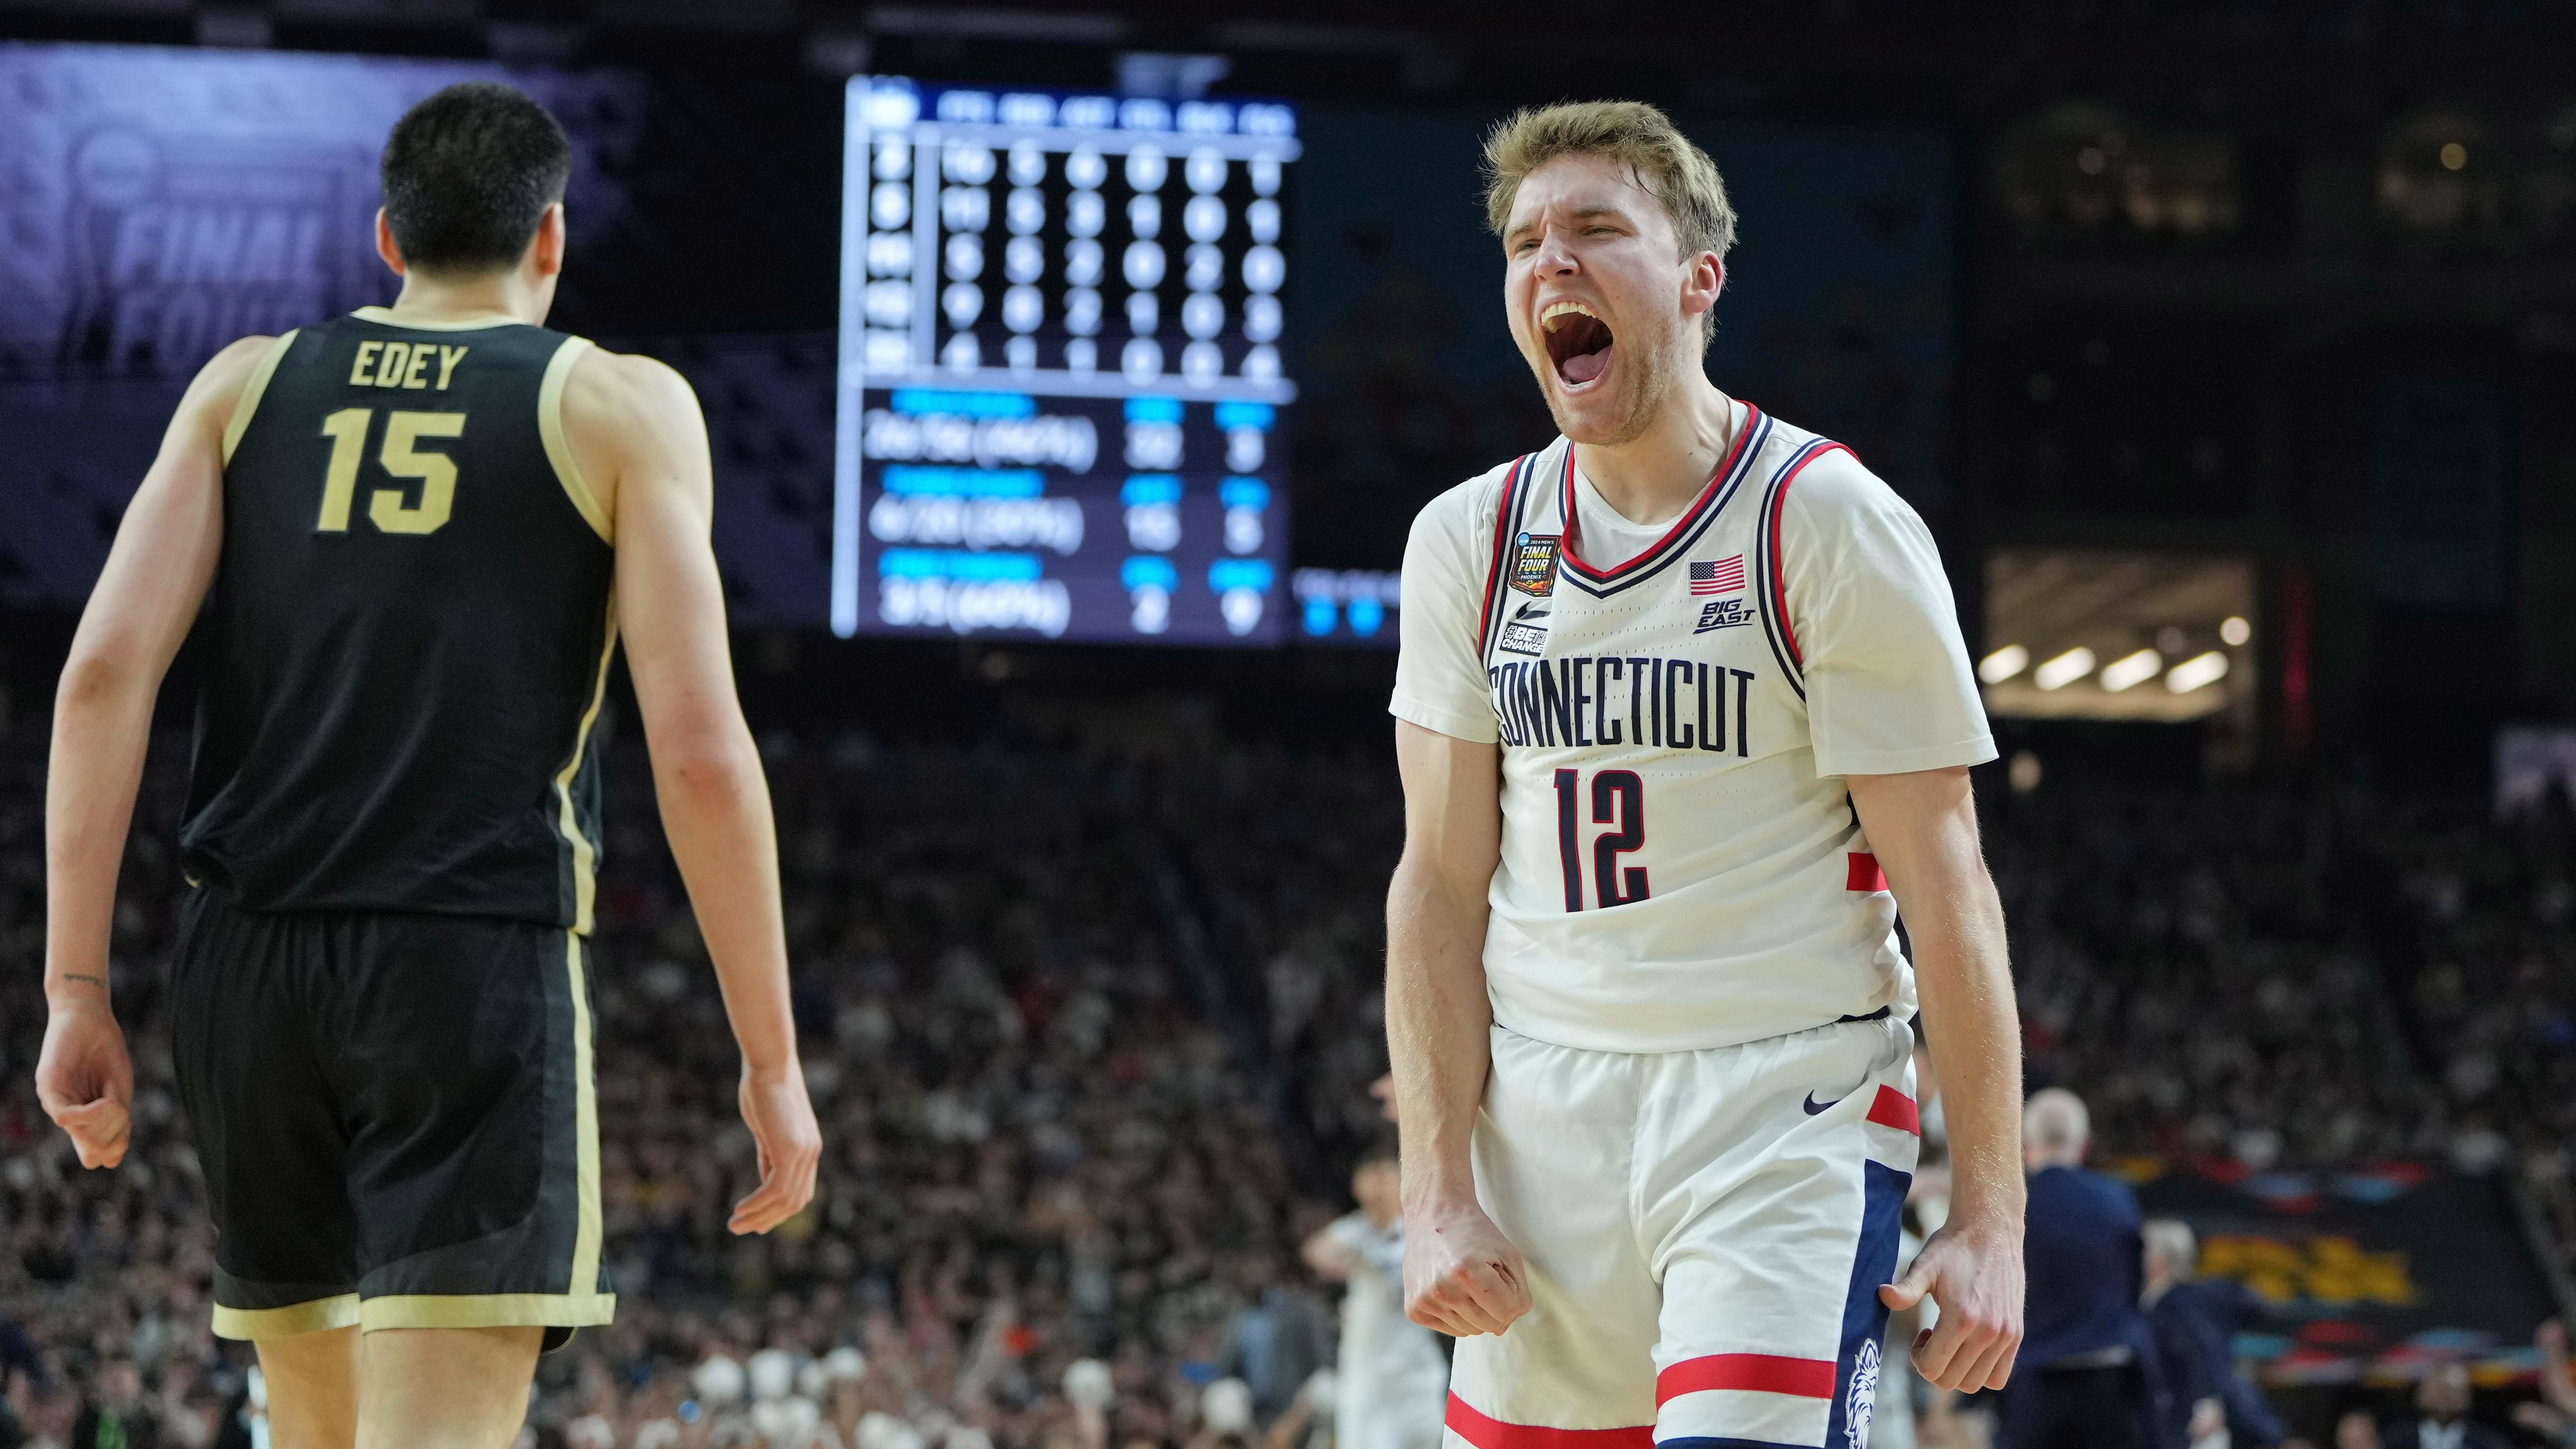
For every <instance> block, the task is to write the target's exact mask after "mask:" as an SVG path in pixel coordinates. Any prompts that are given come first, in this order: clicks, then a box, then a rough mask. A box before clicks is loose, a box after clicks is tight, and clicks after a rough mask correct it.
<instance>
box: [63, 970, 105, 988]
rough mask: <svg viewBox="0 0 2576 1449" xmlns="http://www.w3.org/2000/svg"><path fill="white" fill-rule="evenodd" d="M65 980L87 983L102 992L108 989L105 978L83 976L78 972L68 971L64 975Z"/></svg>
mask: <svg viewBox="0 0 2576 1449" xmlns="http://www.w3.org/2000/svg"><path fill="white" fill-rule="evenodd" d="M63 979H64V980H65V981H86V982H88V983H89V984H90V985H92V986H95V987H97V988H98V989H99V990H101V991H105V990H106V989H107V978H106V977H104V976H83V975H82V974H80V973H79V972H77V971H66V972H64V973H63Z"/></svg>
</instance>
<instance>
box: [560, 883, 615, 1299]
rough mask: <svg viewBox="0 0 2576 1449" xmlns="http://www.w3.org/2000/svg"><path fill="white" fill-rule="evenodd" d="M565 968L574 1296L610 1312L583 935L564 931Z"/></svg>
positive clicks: (597, 1101)
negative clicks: (602, 1264) (602, 1271)
mask: <svg viewBox="0 0 2576 1449" xmlns="http://www.w3.org/2000/svg"><path fill="white" fill-rule="evenodd" d="M564 969H565V972H566V974H567V976H568V977H569V983H570V985H571V988H572V1080H573V1096H572V1101H573V1161H574V1164H575V1169H576V1170H575V1172H574V1175H573V1176H574V1195H575V1198H576V1200H577V1201H578V1202H579V1204H580V1208H581V1216H580V1225H579V1226H578V1227H576V1228H575V1229H574V1230H573V1238H572V1297H573V1298H575V1299H576V1300H580V1299H592V1298H605V1300H606V1302H607V1305H608V1306H609V1307H610V1308H614V1307H615V1306H616V1304H617V1300H616V1299H615V1298H614V1297H610V1296H608V1295H604V1294H602V1293H601V1292H600V1291H599V1244H600V1240H601V1238H602V1237H603V1236H604V1235H605V1233H604V1229H603V1227H602V1224H601V1222H600V1215H599V1094H598V1092H597V1090H596V1088H595V1087H594V1085H593V1083H592V1081H591V1050H590V982H589V980H588V978H587V976H586V975H585V973H584V972H583V970H582V962H581V937H580V936H579V935H577V934H575V933H574V932H571V931H566V932H564ZM600 1321H601V1322H603V1323H605V1322H606V1321H607V1320H606V1319H605V1318H603V1319H601V1320H600Z"/></svg>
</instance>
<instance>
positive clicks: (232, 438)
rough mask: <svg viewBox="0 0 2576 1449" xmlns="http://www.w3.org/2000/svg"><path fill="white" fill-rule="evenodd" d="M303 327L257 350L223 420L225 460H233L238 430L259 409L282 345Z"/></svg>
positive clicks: (247, 425) (288, 344) (292, 340)
mask: <svg viewBox="0 0 2576 1449" xmlns="http://www.w3.org/2000/svg"><path fill="white" fill-rule="evenodd" d="M303 330H304V329H303V328H301V327H296V328H291V329H289V330H288V331H287V333H286V335H285V336H283V337H280V338H278V339H277V340H276V341H274V342H272V343H270V344H268V351H266V352H264V353H261V354H260V358H259V362H258V364H257V365H256V366H254V367H252V368H251V370H250V377H249V378H248V379H247V380H245V381H244V382H243V383H242V390H241V396H240V397H239V398H238V399H236V400H235V401H234V403H233V415H232V416H231V417H230V418H229V419H227V420H225V422H224V461H225V462H226V463H230V462H231V461H232V460H233V449H235V448H238V447H240V446H241V440H242V434H243V433H244V432H246V431H248V430H249V428H250V415H251V414H252V413H255V412H258V411H259V400H260V397H261V396H262V395H263V394H265V393H266V392H267V391H268V380H269V378H270V377H271V376H273V375H274V374H275V373H276V372H277V363H278V359H280V358H282V357H284V356H286V349H288V348H289V347H292V346H294V345H295V334H296V333H298V332H301V331H303Z"/></svg>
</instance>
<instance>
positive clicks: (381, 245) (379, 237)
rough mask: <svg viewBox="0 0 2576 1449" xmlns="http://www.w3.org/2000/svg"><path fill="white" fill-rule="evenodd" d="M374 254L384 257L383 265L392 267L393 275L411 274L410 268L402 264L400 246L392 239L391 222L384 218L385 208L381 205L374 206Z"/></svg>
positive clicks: (403, 275) (392, 228) (404, 275)
mask: <svg viewBox="0 0 2576 1449" xmlns="http://www.w3.org/2000/svg"><path fill="white" fill-rule="evenodd" d="M376 255H377V256H380V257H382V258H384V259H385V265H386V266H388V267H391V268H393V271H394V275H395V276H397V277H407V276H409V275H411V271H410V269H409V268H408V267H405V266H404V265H403V256H402V248H401V247H400V246H399V245H397V244H396V243H395V241H394V227H393V223H392V222H389V221H387V220H385V209H384V208H383V207H381V206H379V207H377V208H376Z"/></svg>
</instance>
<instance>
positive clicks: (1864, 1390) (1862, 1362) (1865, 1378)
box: [1843, 1338, 1878, 1449]
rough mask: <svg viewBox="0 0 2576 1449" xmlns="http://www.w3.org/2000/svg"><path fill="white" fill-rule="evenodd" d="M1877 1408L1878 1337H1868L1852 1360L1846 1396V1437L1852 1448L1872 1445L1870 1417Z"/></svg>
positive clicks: (1844, 1420) (1867, 1448)
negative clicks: (1848, 1388) (1848, 1390)
mask: <svg viewBox="0 0 2576 1449" xmlns="http://www.w3.org/2000/svg"><path fill="white" fill-rule="evenodd" d="M1877 1412H1878V1340H1877V1339H1874V1338H1865V1339H1862V1340H1861V1343H1860V1355H1859V1357H1858V1358H1856V1359H1854V1360H1853V1361H1852V1380H1851V1394H1850V1396H1849V1397H1847V1398H1845V1399H1844V1400H1843V1437H1844V1438H1846V1439H1849V1440H1850V1441H1851V1449H1869V1421H1870V1419H1871V1417H1872V1416H1873V1415H1875V1414H1876V1413H1877Z"/></svg>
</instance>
